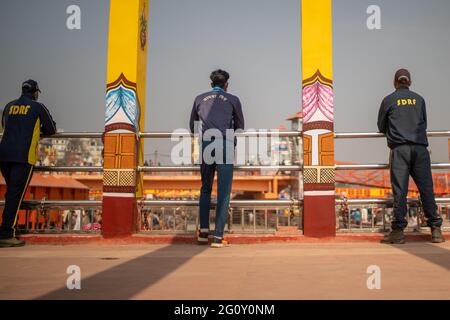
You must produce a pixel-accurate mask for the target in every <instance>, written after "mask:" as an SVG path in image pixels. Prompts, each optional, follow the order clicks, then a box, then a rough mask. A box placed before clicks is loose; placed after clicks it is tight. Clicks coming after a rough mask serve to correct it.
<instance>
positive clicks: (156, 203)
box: [0, 199, 301, 209]
mask: <svg viewBox="0 0 450 320" xmlns="http://www.w3.org/2000/svg"><path fill="white" fill-rule="evenodd" d="M300 203H301V200H297V199H276V200H231V201H230V206H232V207H290V206H297V205H299V204H300ZM138 204H140V205H142V206H147V207H162V206H169V207H173V206H175V207H183V206H186V207H190V206H198V200H138ZM211 204H212V205H215V204H216V202H215V201H211ZM4 205H5V201H4V200H0V207H3V206H4ZM24 205H25V206H31V207H36V208H45V209H48V208H81V207H84V208H96V207H101V206H102V201H101V200H25V201H24Z"/></svg>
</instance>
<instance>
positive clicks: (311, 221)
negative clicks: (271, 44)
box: [302, 0, 336, 237]
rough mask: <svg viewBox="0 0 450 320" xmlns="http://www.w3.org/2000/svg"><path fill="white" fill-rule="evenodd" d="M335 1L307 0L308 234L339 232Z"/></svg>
mask: <svg viewBox="0 0 450 320" xmlns="http://www.w3.org/2000/svg"><path fill="white" fill-rule="evenodd" d="M331 9H332V4H331V0H302V102H303V151H304V158H303V160H304V171H303V176H304V203H303V204H304V224H303V228H304V229H303V230H304V234H305V235H307V236H313V237H322V236H334V235H335V231H336V230H335V224H336V219H335V209H334V208H335V207H334V201H335V200H334V187H335V186H334V182H335V175H334V111H333V107H334V106H333V67H332V66H333V64H332V60H333V59H332V58H333V52H332V13H331V11H332V10H331Z"/></svg>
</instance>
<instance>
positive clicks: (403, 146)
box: [378, 69, 445, 243]
mask: <svg viewBox="0 0 450 320" xmlns="http://www.w3.org/2000/svg"><path fill="white" fill-rule="evenodd" d="M410 85H411V75H410V73H409V71H408V70H406V69H400V70H398V71H397V72H396V73H395V77H394V86H395V89H396V90H395V91H394V92H393V93H392V94H390V95H388V96H387V97H385V98H384V100H383V102H382V103H381V107H380V111H379V113H378V129H379V130H380V132H382V133H384V134H385V135H386V138H387V142H388V146H389V148H390V149H391V154H390V161H389V164H390V174H391V184H392V191H393V194H394V208H393V215H394V218H393V220H392V231H391V233H390V234H389V235H388V236H387V237H386V238H385V239H383V240H382V242H383V243H405V235H404V233H403V230H404V229H405V228H406V225H407V224H408V222H407V220H406V212H407V207H406V205H407V195H408V182H409V176H410V175H411V176H412V178H413V179H414V182H415V183H416V185H417V187H418V188H419V192H420V197H421V199H422V204H423V209H424V212H425V216H426V217H427V224H428V226H429V227H430V228H431V241H432V242H434V243H439V242H444V241H445V239H444V237H443V236H442V232H441V225H442V218H441V217H440V216H439V215H438V213H437V206H436V200H435V198H434V192H433V179H432V175H431V162H430V154H429V153H428V149H427V146H428V139H427V132H426V130H427V113H426V107H425V100H424V99H423V98H422V97H421V96H420V95H419V94H417V93H415V92H413V91H411V90H409V87H410Z"/></svg>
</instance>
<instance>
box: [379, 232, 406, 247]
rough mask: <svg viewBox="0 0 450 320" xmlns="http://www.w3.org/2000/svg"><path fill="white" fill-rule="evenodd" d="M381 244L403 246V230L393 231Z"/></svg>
mask: <svg viewBox="0 0 450 320" xmlns="http://www.w3.org/2000/svg"><path fill="white" fill-rule="evenodd" d="M381 243H388V244H403V243H405V234H404V233H403V230H401V229H399V230H392V231H391V232H390V233H389V235H387V236H386V237H385V238H384V239H383V240H381Z"/></svg>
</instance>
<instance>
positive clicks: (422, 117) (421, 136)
mask: <svg viewBox="0 0 450 320" xmlns="http://www.w3.org/2000/svg"><path fill="white" fill-rule="evenodd" d="M378 130H380V132H382V133H384V134H385V135H386V138H387V142H388V146H389V148H391V149H392V148H395V147H397V146H399V145H402V144H406V143H412V144H419V145H424V146H428V139H427V110H426V106H425V100H424V99H423V98H422V97H421V96H420V95H419V94H417V93H415V92H413V91H411V90H409V89H408V88H407V87H400V88H399V89H397V90H396V91H394V92H393V93H391V94H390V95H388V96H387V97H385V98H384V99H383V102H382V103H381V106H380V111H379V112H378Z"/></svg>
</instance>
